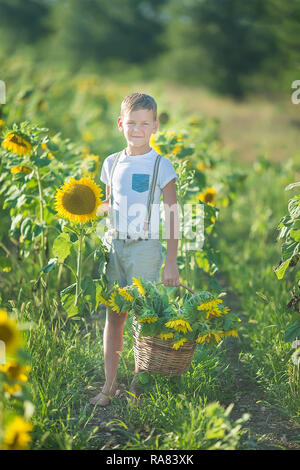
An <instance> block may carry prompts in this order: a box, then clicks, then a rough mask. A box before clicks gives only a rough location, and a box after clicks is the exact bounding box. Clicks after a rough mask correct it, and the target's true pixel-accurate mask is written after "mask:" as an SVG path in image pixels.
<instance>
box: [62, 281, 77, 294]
mask: <svg viewBox="0 0 300 470" xmlns="http://www.w3.org/2000/svg"><path fill="white" fill-rule="evenodd" d="M75 286H76V282H74V284H71V285H70V286H68V287H66V288H65V289H63V290H62V291H61V292H60V295H61V297H63V296H64V295H66V294H68V293H69V292H72V290H74V289H75Z"/></svg>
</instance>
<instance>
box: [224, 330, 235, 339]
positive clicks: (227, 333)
mask: <svg viewBox="0 0 300 470" xmlns="http://www.w3.org/2000/svg"><path fill="white" fill-rule="evenodd" d="M222 336H233V337H234V338H238V336H239V334H238V332H237V330H228V331H223V332H222Z"/></svg>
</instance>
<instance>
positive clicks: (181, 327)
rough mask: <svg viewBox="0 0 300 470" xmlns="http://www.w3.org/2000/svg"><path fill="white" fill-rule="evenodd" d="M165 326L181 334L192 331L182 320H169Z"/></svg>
mask: <svg viewBox="0 0 300 470" xmlns="http://www.w3.org/2000/svg"><path fill="white" fill-rule="evenodd" d="M165 325H166V327H168V328H172V329H173V330H175V331H182V332H183V333H186V332H187V331H192V328H191V325H190V324H189V322H188V321H187V320H185V319H184V318H176V320H170V321H168V322H167V323H166V324H165Z"/></svg>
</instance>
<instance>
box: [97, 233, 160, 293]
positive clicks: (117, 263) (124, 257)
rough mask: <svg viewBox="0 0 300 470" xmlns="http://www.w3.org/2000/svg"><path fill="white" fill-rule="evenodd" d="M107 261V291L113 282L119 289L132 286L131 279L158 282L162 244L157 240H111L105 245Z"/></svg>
mask: <svg viewBox="0 0 300 470" xmlns="http://www.w3.org/2000/svg"><path fill="white" fill-rule="evenodd" d="M106 245H107V247H108V248H109V261H108V263H107V265H106V277H107V284H108V289H109V288H110V287H112V285H113V283H114V282H115V281H118V284H119V286H120V287H125V286H128V285H131V284H132V277H136V278H140V277H142V278H144V279H146V280H148V281H156V282H158V281H159V278H160V270H161V267H162V264H163V253H162V244H161V242H160V240H159V239H151V238H150V239H148V240H134V239H126V240H119V239H112V240H110V241H109V244H107V243H106Z"/></svg>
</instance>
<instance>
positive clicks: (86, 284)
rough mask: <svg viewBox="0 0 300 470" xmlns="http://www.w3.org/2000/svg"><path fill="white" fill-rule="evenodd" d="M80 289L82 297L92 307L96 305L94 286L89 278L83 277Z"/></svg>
mask: <svg viewBox="0 0 300 470" xmlns="http://www.w3.org/2000/svg"><path fill="white" fill-rule="evenodd" d="M81 288H82V295H83V296H84V297H85V299H86V300H87V301H88V302H90V303H92V305H93V306H94V305H95V303H96V285H95V283H94V281H93V279H92V278H91V277H89V276H85V277H84V278H83V280H82V282H81Z"/></svg>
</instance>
